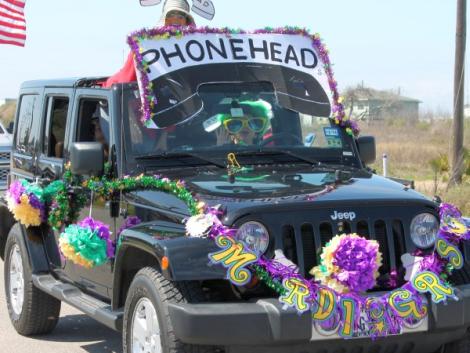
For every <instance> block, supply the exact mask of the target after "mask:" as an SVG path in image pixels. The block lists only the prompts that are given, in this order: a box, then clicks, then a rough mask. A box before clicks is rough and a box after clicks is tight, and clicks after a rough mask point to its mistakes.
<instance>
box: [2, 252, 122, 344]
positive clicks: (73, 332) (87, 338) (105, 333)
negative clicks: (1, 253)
mask: <svg viewBox="0 0 470 353" xmlns="http://www.w3.org/2000/svg"><path fill="white" fill-rule="evenodd" d="M3 265H4V264H3V261H1V260H0V352H2V353H23V352H28V353H29V352H30V353H33V352H34V353H85V352H88V353H108V352H116V353H120V352H121V343H122V342H121V334H120V333H117V332H115V331H112V330H110V329H108V328H107V327H105V326H103V325H101V324H99V323H98V322H96V321H94V320H93V319H90V318H89V317H87V316H86V315H83V314H82V313H81V312H79V311H78V310H76V309H74V308H72V307H70V306H68V305H66V304H63V303H62V310H61V315H60V321H59V324H58V325H57V327H56V329H55V330H54V331H53V332H52V334H49V335H46V336H36V337H30V338H27V337H22V336H20V335H18V334H17V333H16V331H15V330H14V329H13V326H12V325H11V323H10V319H9V317H8V312H7V306H6V301H5V290H4V282H3Z"/></svg>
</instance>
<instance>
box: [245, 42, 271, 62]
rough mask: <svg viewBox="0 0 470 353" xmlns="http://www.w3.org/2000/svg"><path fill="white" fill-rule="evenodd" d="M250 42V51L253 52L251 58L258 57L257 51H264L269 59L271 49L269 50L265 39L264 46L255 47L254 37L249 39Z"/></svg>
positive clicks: (265, 56)
mask: <svg viewBox="0 0 470 353" xmlns="http://www.w3.org/2000/svg"><path fill="white" fill-rule="evenodd" d="M248 43H249V44H250V53H251V58H252V59H256V53H257V52H259V53H263V54H264V58H265V59H266V60H268V59H269V51H268V43H267V42H266V41H265V40H263V47H262V48H261V47H255V43H254V42H253V39H249V40H248Z"/></svg>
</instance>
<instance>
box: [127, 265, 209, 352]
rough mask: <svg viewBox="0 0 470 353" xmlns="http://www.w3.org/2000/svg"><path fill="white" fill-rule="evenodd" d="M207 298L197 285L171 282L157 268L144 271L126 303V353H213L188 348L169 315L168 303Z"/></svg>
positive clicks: (132, 285)
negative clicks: (175, 331) (177, 336)
mask: <svg viewBox="0 0 470 353" xmlns="http://www.w3.org/2000/svg"><path fill="white" fill-rule="evenodd" d="M204 298H205V297H204V293H203V292H202V290H201V288H200V286H199V285H198V284H197V283H193V282H184V283H179V282H178V283H174V282H170V281H168V280H167V279H165V278H164V277H163V276H162V274H161V273H160V272H159V271H158V270H156V269H155V268H152V267H146V268H143V269H142V270H140V271H139V272H138V273H137V275H136V276H135V277H134V280H133V281H132V284H131V286H130V288H129V292H128V295H127V299H126V305H125V309H124V323H123V352H124V353H157V352H158V353H160V352H162V353H196V352H209V351H210V352H212V351H213V350H212V349H211V348H209V347H202V346H193V345H187V344H184V343H183V342H181V341H180V340H179V339H178V338H176V336H175V334H174V331H173V326H172V323H171V319H170V315H169V313H168V305H167V304H168V303H186V302H193V303H194V302H201V301H204Z"/></svg>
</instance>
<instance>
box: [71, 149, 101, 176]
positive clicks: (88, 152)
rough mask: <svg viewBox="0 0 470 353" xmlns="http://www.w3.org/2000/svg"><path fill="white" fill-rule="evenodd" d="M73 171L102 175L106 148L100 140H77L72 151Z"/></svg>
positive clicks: (89, 174)
mask: <svg viewBox="0 0 470 353" xmlns="http://www.w3.org/2000/svg"><path fill="white" fill-rule="evenodd" d="M70 162H71V163H72V173H73V174H78V175H88V176H101V175H102V174H103V168H104V148H103V144H102V143H100V142H75V143H73V144H72V149H71V151H70Z"/></svg>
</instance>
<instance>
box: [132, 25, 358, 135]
mask: <svg viewBox="0 0 470 353" xmlns="http://www.w3.org/2000/svg"><path fill="white" fill-rule="evenodd" d="M195 33H201V34H207V33H210V34H223V35H226V36H230V35H233V34H287V35H302V36H305V37H308V38H311V39H312V46H313V48H314V49H315V50H316V51H317V52H318V54H319V56H320V59H321V61H322V62H323V65H324V69H325V72H326V75H327V77H328V83H329V87H330V90H331V92H332V97H333V107H332V112H333V118H334V121H335V123H336V124H337V125H339V126H341V127H343V128H344V129H345V130H346V131H347V132H348V133H349V134H351V135H352V134H354V135H356V136H357V135H359V126H358V124H357V122H355V121H352V120H350V119H348V118H347V117H346V113H345V111H344V106H343V104H342V103H341V102H340V97H339V93H338V83H337V82H336V80H335V78H334V75H333V69H332V65H331V62H330V58H329V55H328V50H327V49H326V46H325V45H324V44H323V42H322V40H321V38H320V36H319V35H318V34H313V35H312V34H310V32H309V31H308V30H307V29H305V28H298V27H280V28H270V27H267V28H264V29H258V30H255V31H253V32H249V31H244V30H241V29H231V28H227V27H225V28H210V27H193V26H191V27H174V26H164V27H157V28H153V29H142V30H140V31H137V32H134V33H131V34H130V35H129V36H128V38H127V43H128V44H129V46H130V47H131V50H132V52H133V53H134V56H135V59H136V60H135V61H136V65H137V69H138V71H139V73H140V84H141V85H140V86H141V89H142V90H143V92H142V95H143V105H142V123H143V124H144V125H147V124H148V123H149V122H150V120H151V116H152V110H153V108H154V107H155V105H156V104H157V103H158V102H157V99H156V97H155V96H154V95H153V90H152V89H153V87H152V82H150V81H149V78H148V74H147V70H146V65H147V63H146V62H145V60H144V58H143V56H142V52H141V48H140V47H139V41H141V40H142V39H147V38H155V37H162V36H163V37H165V38H169V37H182V36H184V35H187V34H195Z"/></svg>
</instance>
